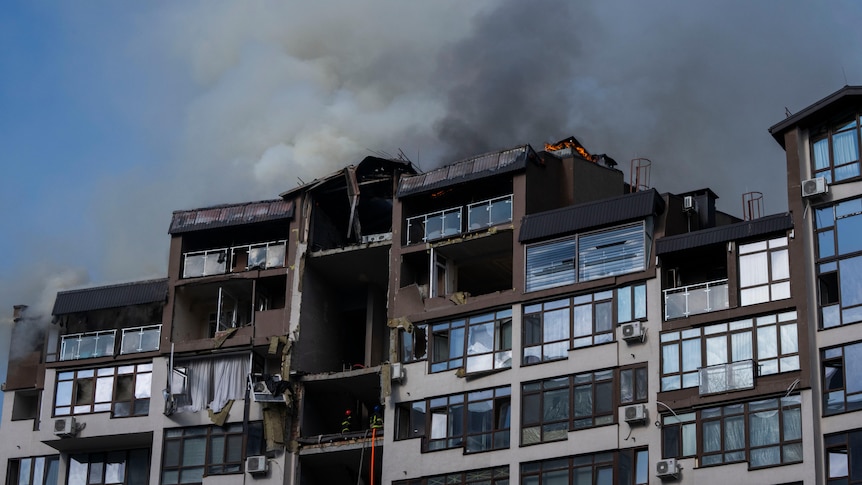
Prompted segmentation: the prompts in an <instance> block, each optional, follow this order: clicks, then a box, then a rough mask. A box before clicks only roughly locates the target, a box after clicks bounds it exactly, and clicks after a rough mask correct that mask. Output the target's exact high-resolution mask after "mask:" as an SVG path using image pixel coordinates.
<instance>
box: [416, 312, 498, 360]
mask: <svg viewBox="0 0 862 485" xmlns="http://www.w3.org/2000/svg"><path fill="white" fill-rule="evenodd" d="M430 327H431V356H432V358H431V372H442V371H445V370H450V369H458V368H461V367H465V368H466V369H465V370H466V372H467V373H468V374H469V373H471V372H480V371H488V370H494V369H508V368H509V367H511V366H512V310H511V309H506V310H500V311H498V312H493V313H485V314H482V315H476V316H473V317H469V318H466V319H459V320H453V321H449V322H441V323H435V324H432V325H431V326H430Z"/></svg>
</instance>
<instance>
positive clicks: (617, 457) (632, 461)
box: [521, 448, 649, 485]
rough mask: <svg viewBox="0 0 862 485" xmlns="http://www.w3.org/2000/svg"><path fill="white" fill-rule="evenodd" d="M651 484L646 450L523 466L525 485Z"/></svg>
mask: <svg viewBox="0 0 862 485" xmlns="http://www.w3.org/2000/svg"><path fill="white" fill-rule="evenodd" d="M558 483H587V484H598V485H605V484H607V485H612V484H621V485H641V484H647V483H649V452H648V450H647V449H646V448H636V449H626V450H619V451H615V452H614V451H607V452H603V453H592V454H588V455H578V456H571V457H566V458H554V459H551V460H543V461H535V462H531V463H523V464H521V485H538V484H544V485H548V484H558Z"/></svg>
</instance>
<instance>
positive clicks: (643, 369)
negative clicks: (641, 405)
mask: <svg viewBox="0 0 862 485" xmlns="http://www.w3.org/2000/svg"><path fill="white" fill-rule="evenodd" d="M648 381H649V379H648V376H647V366H646V364H643V365H639V366H636V367H628V368H625V369H620V404H632V403H638V402H646V401H647V397H648V396H649V392H648V390H647V382H648Z"/></svg>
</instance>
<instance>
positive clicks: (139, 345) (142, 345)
mask: <svg viewBox="0 0 862 485" xmlns="http://www.w3.org/2000/svg"><path fill="white" fill-rule="evenodd" d="M161 336H162V326H161V325H148V326H144V327H134V328H124V329H123V336H122V340H121V342H120V354H123V355H125V354H134V353H137V352H151V351H153V350H159V339H160V338H161Z"/></svg>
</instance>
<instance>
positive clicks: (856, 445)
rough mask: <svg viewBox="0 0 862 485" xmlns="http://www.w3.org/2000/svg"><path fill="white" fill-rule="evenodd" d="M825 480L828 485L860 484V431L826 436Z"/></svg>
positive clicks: (861, 474) (861, 461) (861, 454)
mask: <svg viewBox="0 0 862 485" xmlns="http://www.w3.org/2000/svg"><path fill="white" fill-rule="evenodd" d="M823 441H824V445H825V448H826V479H827V480H828V481H827V483H829V485H833V484H834V485H839V484H841V485H845V484H846V485H853V484H860V483H862V430H858V429H857V430H853V431H849V432H846V433H837V434H831V435H827V436H826V437H825V438H824V440H823Z"/></svg>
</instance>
